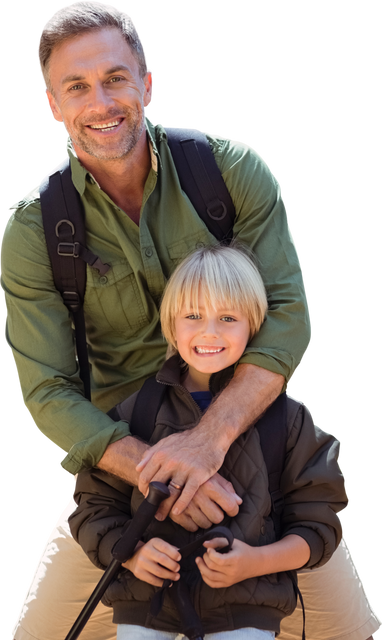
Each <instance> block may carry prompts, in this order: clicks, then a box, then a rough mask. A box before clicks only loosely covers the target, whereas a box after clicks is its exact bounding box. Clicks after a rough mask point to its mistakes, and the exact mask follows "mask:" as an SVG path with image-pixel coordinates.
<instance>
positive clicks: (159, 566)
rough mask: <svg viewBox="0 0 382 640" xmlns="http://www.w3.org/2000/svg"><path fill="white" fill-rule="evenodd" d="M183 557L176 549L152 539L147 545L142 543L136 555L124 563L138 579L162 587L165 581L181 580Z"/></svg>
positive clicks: (158, 539)
mask: <svg viewBox="0 0 382 640" xmlns="http://www.w3.org/2000/svg"><path fill="white" fill-rule="evenodd" d="M181 557H182V556H181V555H180V553H179V551H178V549H177V548H176V547H173V545H171V544H169V543H168V542H165V541H164V540H161V539H160V538H152V539H151V540H149V542H146V544H143V543H140V546H139V547H138V548H137V549H136V551H135V553H134V555H133V556H132V557H131V558H129V560H127V561H126V562H124V563H123V565H122V566H123V567H125V569H129V571H131V572H132V573H133V574H134V575H135V577H136V578H138V579H139V580H143V581H144V582H148V583H149V584H152V585H153V586H154V587H161V586H162V585H163V581H164V580H172V581H173V582H174V581H176V580H179V573H178V572H179V569H180V565H179V564H178V562H180V560H181Z"/></svg>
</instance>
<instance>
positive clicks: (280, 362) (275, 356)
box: [238, 347, 297, 393]
mask: <svg viewBox="0 0 382 640" xmlns="http://www.w3.org/2000/svg"><path fill="white" fill-rule="evenodd" d="M238 364H254V365H256V366H257V367H261V368H262V369H267V371H272V372H273V373H279V374H280V375H282V376H284V378H285V383H284V386H283V389H282V393H283V392H284V391H285V390H286V387H287V382H288V380H289V379H290V378H291V377H292V374H293V372H294V370H295V368H296V367H297V364H296V362H295V360H294V358H293V357H292V356H290V355H289V354H287V353H285V352H283V353H282V352H279V351H276V350H273V349H268V350H267V352H265V351H262V350H261V351H260V350H258V349H254V348H253V347H247V348H246V350H245V351H244V353H243V355H242V356H241V358H240V360H239V362H238Z"/></svg>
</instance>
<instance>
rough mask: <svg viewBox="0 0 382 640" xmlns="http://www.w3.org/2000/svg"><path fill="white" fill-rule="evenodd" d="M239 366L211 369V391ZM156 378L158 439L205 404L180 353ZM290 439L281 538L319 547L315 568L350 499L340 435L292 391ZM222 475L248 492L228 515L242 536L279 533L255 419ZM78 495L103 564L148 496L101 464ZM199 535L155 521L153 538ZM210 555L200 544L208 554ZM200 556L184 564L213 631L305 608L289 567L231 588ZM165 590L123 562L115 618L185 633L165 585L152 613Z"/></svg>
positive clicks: (271, 621)
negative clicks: (206, 575)
mask: <svg viewBox="0 0 382 640" xmlns="http://www.w3.org/2000/svg"><path fill="white" fill-rule="evenodd" d="M232 373H233V369H230V370H226V371H223V372H219V373H218V374H214V375H213V376H212V377H211V383H210V387H211V391H212V393H213V395H216V393H218V391H219V390H220V389H221V388H222V387H224V386H225V384H227V382H228V380H229V379H230V377H231V376H232ZM157 380H158V381H159V382H161V383H163V384H166V385H168V390H167V393H166V394H165V398H164V401H163V404H162V406H161V408H160V410H159V413H158V416H157V421H156V426H155V430H154V432H153V434H152V438H151V440H150V442H151V443H152V444H154V443H156V442H158V441H159V440H160V439H162V438H164V437H166V436H168V435H170V434H172V433H175V432H176V431H181V430H185V429H192V428H193V427H194V426H195V425H196V424H197V423H198V422H199V420H200V418H201V411H200V409H199V407H198V406H197V404H196V403H195V401H194V400H193V398H192V397H191V395H190V394H189V393H188V391H187V390H186V389H185V388H184V387H183V386H182V385H181V383H180V369H179V365H178V358H177V357H176V356H174V357H172V358H170V360H168V361H167V362H166V363H165V364H164V366H163V367H162V369H161V371H160V372H159V373H158V374H157ZM136 395H137V394H134V395H132V396H130V397H129V398H127V399H126V400H125V401H124V402H122V403H121V404H120V405H118V406H117V410H118V413H119V415H120V416H121V418H122V419H124V420H127V421H129V419H130V417H131V415H132V410H133V407H134V402H135V398H136ZM287 426H288V440H287V452H286V459H285V466H284V470H283V473H282V477H281V490H282V492H283V495H284V500H285V506H284V511H283V516H282V536H285V535H287V534H291V533H294V534H298V535H300V536H301V537H303V538H304V539H305V540H306V541H307V543H308V544H309V546H310V549H311V555H310V559H309V562H308V563H307V565H306V566H307V567H310V568H314V567H316V566H320V565H322V564H324V563H325V562H327V561H328V560H329V558H330V557H331V555H332V554H333V552H334V550H335V549H336V547H337V545H338V544H339V541H340V539H341V525H340V522H339V519H338V517H337V515H336V513H337V512H338V511H340V510H341V509H343V508H344V507H345V506H346V503H347V498H346V493H345V489H344V480H343V476H342V474H341V471H340V469H339V466H338V463H337V458H338V452H339V443H338V441H337V440H336V439H335V438H334V437H333V436H331V435H329V434H327V433H324V432H323V431H321V430H320V429H318V428H317V427H315V426H314V425H313V422H312V418H311V416H310V414H309V412H308V411H307V409H306V408H305V407H304V405H302V404H300V403H298V402H296V401H294V400H292V399H290V398H288V399H287ZM220 473H221V474H222V475H223V476H224V477H225V478H226V479H227V480H229V481H230V482H231V483H232V484H233V486H234V488H235V491H236V492H237V493H238V494H239V495H240V497H241V498H242V499H243V503H242V505H241V506H240V511H239V513H238V515H237V516H236V517H234V518H230V517H228V516H227V517H226V518H225V520H224V521H223V522H222V523H221V524H223V525H225V526H227V527H229V528H230V529H231V530H232V532H233V535H234V537H235V538H238V539H240V540H242V541H244V542H246V543H248V544H250V545H252V546H259V545H266V544H270V543H272V542H274V541H275V533H274V527H273V521H272V518H271V517H270V511H271V501H270V495H269V492H268V475H267V469H266V467H265V462H264V458H263V455H262V452H261V448H260V444H259V436H258V433H257V430H256V427H255V426H251V427H250V428H249V429H248V431H247V432H246V433H244V434H243V435H241V436H240V437H239V438H238V439H237V440H236V441H235V442H234V443H233V444H232V446H231V447H230V449H229V451H228V453H227V455H226V458H225V461H224V464H223V466H222V468H221V469H220ZM75 500H76V502H77V504H78V508H77V510H76V511H75V512H74V513H73V514H72V516H71V517H70V519H69V523H70V527H71V531H72V534H73V536H74V538H75V539H76V540H77V541H78V542H79V543H80V544H81V546H82V547H83V549H84V551H85V552H86V553H87V555H88V556H89V558H90V559H91V560H92V562H93V563H94V564H95V565H96V566H98V567H100V568H102V569H104V568H105V567H106V566H107V565H108V563H109V562H110V561H111V559H112V555H111V550H112V548H113V546H114V544H115V542H116V540H117V539H118V538H119V536H120V532H121V528H122V526H123V525H124V524H125V523H126V521H127V520H129V519H130V518H131V517H132V515H133V514H134V513H135V511H136V509H137V508H138V506H139V504H140V503H141V501H142V500H143V496H142V494H140V492H139V491H138V489H137V488H136V487H135V488H134V487H132V486H129V485H127V484H126V483H124V482H123V481H122V480H120V479H118V478H116V477H113V476H110V475H108V474H107V473H105V472H103V471H101V470H98V469H89V470H86V471H83V472H81V473H80V474H79V476H78V478H77V485H76V492H75ZM197 535H198V532H196V533H191V532H189V531H186V530H185V529H183V528H182V527H180V526H179V525H177V524H175V523H174V522H173V521H172V520H171V519H170V518H167V519H166V520H165V521H164V522H158V521H156V520H154V522H153V523H152V525H150V527H149V528H148V530H147V531H146V534H145V537H144V541H147V540H148V539H150V538H152V537H161V538H163V539H165V540H167V541H168V542H169V543H171V544H174V545H176V546H177V547H182V546H183V545H186V544H188V543H189V542H191V541H192V540H194V539H195V536H197ZM202 553H203V550H201V551H200V553H199V555H201V554H202ZM194 559H195V555H194V556H191V557H190V558H189V559H188V561H187V563H186V566H185V569H184V570H183V571H182V575H183V578H184V579H185V580H186V582H187V583H188V586H189V588H190V593H191V597H192V599H193V602H194V606H195V608H196V611H197V613H198V614H199V616H200V617H201V619H202V622H203V626H204V630H205V633H213V632H218V631H228V630H232V629H236V628H241V627H255V628H259V629H267V630H271V631H276V632H278V631H279V628H280V621H281V620H282V618H283V617H285V616H288V615H290V614H291V613H292V612H293V610H294V608H295V606H296V596H295V593H294V588H293V584H292V580H291V576H290V575H288V574H287V573H278V574H272V575H266V576H261V577H257V578H252V579H248V580H244V581H242V582H240V583H237V584H235V585H233V586H231V587H228V588H223V589H212V588H210V587H209V586H208V585H206V584H205V583H204V582H203V581H202V579H201V576H200V573H199V571H198V569H197V567H196V565H195V563H194ZM156 591H157V588H156V587H153V586H151V585H149V584H147V583H145V582H142V581H140V580H138V579H137V578H135V576H134V575H133V574H132V573H131V572H129V571H127V570H125V569H123V570H122V571H121V572H120V574H119V575H118V577H117V579H116V580H115V581H114V582H113V583H112V584H111V585H110V587H109V588H108V590H107V591H106V594H105V596H104V598H103V602H104V604H106V605H108V606H112V607H113V609H114V618H113V620H114V622H115V623H123V624H138V625H141V626H146V627H150V628H154V629H159V630H163V631H170V632H179V631H180V629H179V617H178V614H177V611H176V610H175V608H174V605H173V604H172V600H171V598H170V597H169V595H168V593H165V597H164V603H163V607H162V610H161V612H160V614H159V615H158V616H157V617H155V618H154V617H152V616H151V615H150V612H149V606H150V601H151V598H152V596H153V594H154V593H155V592H156Z"/></svg>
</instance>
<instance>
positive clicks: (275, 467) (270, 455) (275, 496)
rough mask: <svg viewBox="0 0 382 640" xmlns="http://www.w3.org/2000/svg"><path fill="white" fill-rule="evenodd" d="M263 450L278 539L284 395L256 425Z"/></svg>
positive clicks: (284, 434)
mask: <svg viewBox="0 0 382 640" xmlns="http://www.w3.org/2000/svg"><path fill="white" fill-rule="evenodd" d="M256 428H257V430H258V432H259V436H260V444H261V450H262V453H263V456H264V460H265V464H266V467H267V470H268V482H269V493H270V495H271V500H272V512H271V516H272V519H273V522H274V526H275V532H276V537H277V539H279V538H280V536H281V515H282V511H283V508H284V497H283V494H282V493H281V489H280V482H281V474H282V472H283V469H284V463H285V456H286V445H287V439H288V428H287V396H286V393H282V394H281V395H280V396H279V397H278V398H277V399H276V400H275V402H274V403H273V404H272V405H271V406H270V407H269V409H268V410H267V411H266V413H265V414H264V416H263V417H262V418H260V420H259V421H258V422H257V424H256Z"/></svg>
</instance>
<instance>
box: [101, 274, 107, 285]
mask: <svg viewBox="0 0 382 640" xmlns="http://www.w3.org/2000/svg"><path fill="white" fill-rule="evenodd" d="M99 281H100V283H101V284H106V283H107V277H106V276H101V277H100V279H99Z"/></svg>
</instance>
